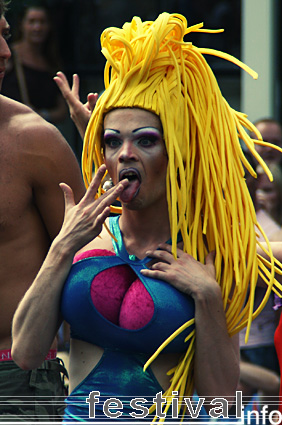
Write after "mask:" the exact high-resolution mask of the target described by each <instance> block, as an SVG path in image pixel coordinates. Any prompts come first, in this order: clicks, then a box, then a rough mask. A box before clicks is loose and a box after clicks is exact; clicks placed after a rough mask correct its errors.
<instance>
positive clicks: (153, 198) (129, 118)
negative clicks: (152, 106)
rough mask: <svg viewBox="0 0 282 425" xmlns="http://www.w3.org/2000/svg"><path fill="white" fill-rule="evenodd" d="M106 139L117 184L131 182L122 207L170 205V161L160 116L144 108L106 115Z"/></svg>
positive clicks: (110, 166) (119, 110)
mask: <svg viewBox="0 0 282 425" xmlns="http://www.w3.org/2000/svg"><path fill="white" fill-rule="evenodd" d="M103 138H104V140H103V141H104V146H105V163H106V166H107V168H108V171H109V174H110V176H111V177H112V179H113V183H114V184H116V183H117V182H118V181H120V180H121V179H123V178H128V180H129V186H128V188H126V190H125V191H124V192H123V193H122V195H121V197H120V200H121V202H122V204H123V205H126V207H127V208H130V209H136V208H138V209H139V208H145V207H147V206H151V205H153V204H154V203H158V202H160V201H162V202H163V201H165V202H166V172H167V163H168V160H167V154H166V148H165V144H164V140H163V134H162V125H161V121H160V119H159V117H158V116H157V115H155V114H153V113H152V112H149V111H146V110H144V109H138V108H124V109H123V108H121V109H114V110H112V111H110V112H109V113H108V114H107V115H106V116H105V119H104V134H103Z"/></svg>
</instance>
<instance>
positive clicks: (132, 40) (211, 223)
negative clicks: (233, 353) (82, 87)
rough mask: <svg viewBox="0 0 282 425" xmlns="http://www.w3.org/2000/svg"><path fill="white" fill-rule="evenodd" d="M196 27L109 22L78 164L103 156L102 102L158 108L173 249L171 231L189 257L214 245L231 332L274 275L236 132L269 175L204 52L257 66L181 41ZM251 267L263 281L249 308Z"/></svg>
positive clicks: (177, 20)
mask: <svg viewBox="0 0 282 425" xmlns="http://www.w3.org/2000/svg"><path fill="white" fill-rule="evenodd" d="M202 27H203V24H199V25H195V26H192V27H187V21H186V19H185V18H184V17H183V16H182V15H179V14H168V13H162V14H161V15H159V17H158V18H157V19H156V20H155V21H153V22H142V21H141V19H140V18H138V17H135V18H133V20H132V21H131V22H130V23H125V24H124V26H123V27H122V28H108V29H106V30H105V31H104V32H103V33H102V36H101V45H102V53H103V54H104V56H105V57H106V60H107V62H106V66H105V73H104V80H105V91H104V93H103V94H102V96H101V97H100V98H99V100H98V102H97V105H96V107H95V110H94V112H93V114H92V117H91V119H90V122H89V125H88V128H87V131H86V135H85V140H84V150H83V158H82V169H83V175H84V179H85V183H86V185H87V186H88V185H89V183H90V181H91V179H92V173H93V167H94V169H97V167H99V166H100V165H101V164H102V163H103V162H104V158H103V150H102V146H101V132H102V126H103V118H104V115H105V114H106V113H107V112H108V111H110V110H111V109H114V108H123V107H139V108H144V109H146V110H149V111H152V112H154V113H156V114H157V115H158V116H159V117H160V120H161V122H162V126H163V134H164V140H165V144H166V149H167V154H168V169H167V201H168V209H169V217H170V227H171V239H172V250H173V253H176V245H177V234H178V233H179V232H181V235H182V238H183V244H184V248H183V249H184V251H185V252H187V253H189V254H191V255H193V257H194V258H195V259H197V260H199V261H201V262H204V260H205V257H206V255H207V253H208V252H210V251H213V250H214V251H215V252H216V258H215V267H216V278H217V281H218V283H219V285H220V287H221V291H222V298H223V304H224V309H225V311H226V323H227V328H228V331H229V334H230V335H233V334H234V333H236V332H238V331H239V330H240V329H242V328H243V327H244V326H246V325H247V324H248V332H249V327H250V323H251V320H252V319H253V318H254V317H255V316H256V315H257V314H258V313H259V312H260V311H261V310H262V308H263V307H264V305H265V303H266V301H267V298H268V296H269V294H270V291H271V289H272V287H273V288H274V287H275V286H276V285H277V286H279V284H278V282H276V280H275V279H274V273H275V261H276V260H275V259H274V258H273V255H272V251H271V247H270V245H269V243H268V240H267V238H266V237H265V239H266V242H267V246H268V249H267V255H268V257H269V261H266V260H264V259H263V258H262V257H261V256H259V255H258V254H257V243H258V242H257V241H256V229H257V230H259V231H260V232H262V233H263V231H262V229H261V228H260V227H259V225H258V223H257V220H256V214H255V210H254V206H253V203H252V200H251V197H250V195H249V191H248V189H247V186H246V183H245V178H244V166H245V167H246V168H247V170H248V171H249V172H250V173H251V174H252V175H253V176H254V177H255V176H256V174H255V171H254V170H253V169H252V167H251V166H250V164H249V163H248V162H247V160H246V158H245V156H244V153H243V151H242V148H241V143H240V139H241V140H242V141H244V142H245V144H246V146H247V147H248V149H249V150H250V152H251V153H252V154H253V155H254V156H255V158H256V159H257V160H258V162H259V163H260V164H261V166H262V167H263V169H264V170H265V172H266V173H267V174H268V175H269V178H270V179H271V178H272V176H271V173H270V172H269V170H268V168H267V166H266V164H265V163H264V162H263V160H262V159H261V158H260V157H259V155H258V154H257V152H256V151H255V148H254V143H255V142H256V141H255V140H253V139H251V138H250V137H249V135H248V132H247V130H251V131H254V132H255V134H257V135H258V137H259V139H260V140H261V137H260V135H259V134H258V131H257V129H256V128H255V127H254V126H253V125H252V124H251V123H250V122H249V121H248V119H247V116H246V115H244V114H242V113H240V112H237V111H235V110H234V109H232V108H231V107H230V105H229V104H228V103H227V101H226V100H225V99H224V98H223V96H222V94H221V91H220V89H219V86H218V84H217V81H216V78H215V76H214V74H213V72H212V70H211V69H210V67H209V65H208V64H207V62H206V60H205V58H204V56H203V55H204V54H212V55H216V56H219V57H221V58H223V59H226V60H229V61H232V62H233V63H235V64H237V65H239V66H240V67H242V68H243V69H245V70H246V71H247V72H249V73H250V74H251V75H252V76H253V77H254V78H257V75H256V73H255V72H253V71H252V70H250V69H249V68H248V67H247V66H246V65H244V64H242V63H241V62H239V61H238V60H236V59H235V58H233V57H232V56H230V55H227V54H225V53H222V52H218V51H214V50H210V49H203V48H198V47H196V46H194V45H193V44H192V43H191V42H184V36H185V35H187V34H189V33H191V32H199V31H205V32H213V31H211V30H203V29H202ZM219 31H221V30H219ZM259 143H263V142H259ZM100 193H101V189H100ZM279 267H280V265H279ZM259 275H260V276H262V277H263V278H264V280H265V281H266V283H267V284H268V289H267V292H266V295H265V297H264V300H263V302H262V303H261V305H260V307H259V308H258V309H257V310H256V312H255V313H253V300H254V294H255V287H256V282H257V279H258V276H259ZM273 284H274V286H273ZM192 322H193V321H192ZM190 324H191V322H189V323H187V324H185V325H184V326H183V328H182V329H180V330H179V332H180V331H182V330H183V329H184V328H185V327H187V326H188V325H190ZM179 332H178V333H179ZM172 337H174V336H172ZM188 340H189V348H188V351H187V353H186V355H185V356H184V358H183V359H182V361H181V362H180V363H179V364H178V365H177V367H176V368H174V369H173V371H171V373H172V375H173V378H172V381H171V382H172V384H171V387H170V389H169V390H168V391H167V392H166V393H165V395H167V396H170V395H171V392H172V391H179V394H180V395H183V394H187V393H188V394H191V392H192V390H193V373H192V370H193V368H192V359H193V350H194V348H193V347H194V331H193V332H192V333H191V334H190V335H189V336H188V337H187V341H188ZM167 343H168V341H166V342H165V344H164V346H165V345H166V344H167ZM162 348H163V347H160V350H159V351H161V349H162ZM159 351H158V352H159ZM152 360H153V358H152V359H150V361H152ZM150 361H149V362H150ZM146 366H147V365H146ZM169 399H170V398H169V397H168V400H169ZM169 404H170V403H169V402H168V405H167V407H168V406H169Z"/></svg>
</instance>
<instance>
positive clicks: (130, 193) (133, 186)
mask: <svg viewBox="0 0 282 425" xmlns="http://www.w3.org/2000/svg"><path fill="white" fill-rule="evenodd" d="M123 179H127V180H128V181H129V185H128V186H127V187H126V188H125V189H124V191H123V192H122V194H121V195H120V200H121V201H122V202H124V203H128V202H130V201H132V199H134V198H135V197H136V196H137V194H138V192H139V189H140V185H141V175H140V173H139V171H138V170H137V169H136V168H126V169H123V170H121V171H120V173H119V181H121V180H123Z"/></svg>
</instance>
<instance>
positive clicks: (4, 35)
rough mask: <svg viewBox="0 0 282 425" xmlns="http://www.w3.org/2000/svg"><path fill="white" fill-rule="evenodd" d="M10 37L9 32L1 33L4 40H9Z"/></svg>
mask: <svg viewBox="0 0 282 425" xmlns="http://www.w3.org/2000/svg"><path fill="white" fill-rule="evenodd" d="M11 37H12V34H10V33H4V34H3V38H4V40H6V41H9V40H10V38H11Z"/></svg>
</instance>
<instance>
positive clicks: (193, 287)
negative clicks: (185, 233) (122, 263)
mask: <svg viewBox="0 0 282 425" xmlns="http://www.w3.org/2000/svg"><path fill="white" fill-rule="evenodd" d="M146 255H147V256H149V257H152V258H153V260H154V263H153V265H152V266H151V267H150V269H143V270H142V274H143V275H144V276H148V277H151V278H155V279H161V280H164V281H166V282H168V283H170V284H171V285H173V286H175V287H176V288H177V289H179V290H180V291H181V292H184V293H186V294H187V295H191V296H192V297H193V298H197V296H199V295H200V293H201V292H202V291H208V290H210V289H214V288H217V287H218V284H217V282H216V276H215V267H214V255H215V253H214V252H210V253H209V254H208V255H207V257H206V262H205V264H202V263H201V262H200V261H197V260H195V259H194V258H193V257H192V256H191V255H189V254H186V253H185V252H183V251H182V250H181V249H179V248H178V249H177V259H175V258H174V256H173V255H172V253H171V245H168V244H161V245H159V249H157V250H153V251H147V253H146Z"/></svg>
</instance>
